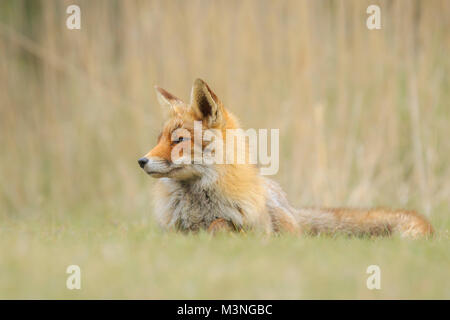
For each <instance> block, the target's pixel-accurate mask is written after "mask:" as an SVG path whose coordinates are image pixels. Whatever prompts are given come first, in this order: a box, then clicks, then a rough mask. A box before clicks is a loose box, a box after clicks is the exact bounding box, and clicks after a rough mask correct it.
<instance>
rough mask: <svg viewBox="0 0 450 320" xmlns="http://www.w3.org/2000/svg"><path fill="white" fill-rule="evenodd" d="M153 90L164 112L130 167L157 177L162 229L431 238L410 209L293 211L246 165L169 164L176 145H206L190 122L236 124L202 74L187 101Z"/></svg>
mask: <svg viewBox="0 0 450 320" xmlns="http://www.w3.org/2000/svg"><path fill="white" fill-rule="evenodd" d="M155 91H156V95H157V99H158V101H159V103H160V105H161V106H162V107H163V108H165V109H166V110H167V111H168V112H167V114H168V116H167V119H166V120H165V123H164V125H163V128H162V130H161V132H160V134H159V136H158V139H157V144H156V146H155V147H154V148H153V149H151V150H150V151H149V152H148V153H147V154H146V155H144V156H143V157H141V158H140V159H139V160H138V164H139V166H140V167H141V168H142V169H143V170H144V171H145V172H146V173H147V174H148V175H149V176H151V177H153V178H156V179H157V181H156V182H155V184H154V188H153V191H154V214H155V216H156V220H157V221H158V223H159V225H160V226H161V227H162V228H163V229H165V230H172V231H178V232H187V233H189V232H199V231H201V230H204V231H206V232H209V233H212V234H216V233H218V232H227V233H231V232H247V231H254V232H261V233H263V234H268V235H272V234H283V233H289V234H295V235H303V234H311V235H335V234H339V233H342V234H346V235H350V236H369V237H371V236H390V235H392V234H399V235H400V236H401V237H405V238H419V237H430V236H432V234H433V227H432V225H431V224H430V223H429V222H428V221H427V219H425V218H424V217H423V216H422V215H420V214H419V213H417V212H416V211H409V210H403V209H400V210H397V209H388V208H373V209H358V208H326V207H323V208H322V207H305V208H299V209H297V208H294V207H292V206H291V205H290V204H289V202H288V200H287V196H286V193H285V192H284V191H283V190H282V188H281V187H280V185H279V184H278V183H277V182H275V181H274V180H272V179H270V178H268V177H266V176H263V175H261V173H260V172H259V170H258V166H257V165H255V164H253V163H248V162H244V163H234V162H232V163H228V162H227V163H219V164H218V163H204V162H198V161H197V162H196V161H192V160H191V161H189V160H188V161H183V162H180V161H175V160H177V159H175V158H176V156H174V154H177V153H178V152H174V151H175V149H176V148H178V149H180V148H181V149H182V150H183V151H184V150H193V149H195V148H197V149H196V150H202V151H205V150H206V149H207V147H208V146H207V144H206V142H205V141H201V142H196V141H195V139H192V136H193V134H194V127H195V122H200V123H201V124H202V130H216V131H218V132H219V133H223V134H224V133H225V132H226V130H229V129H239V128H241V127H240V123H239V120H238V119H237V118H236V116H235V115H234V114H232V112H231V111H229V110H228V109H227V108H225V106H224V104H223V103H222V101H221V100H219V98H218V97H217V95H216V94H215V93H214V92H213V91H212V90H211V88H210V87H209V86H208V84H207V83H206V82H205V81H203V80H202V79H196V80H195V81H194V84H193V86H192V89H191V97H190V102H189V103H185V102H183V101H182V100H181V99H179V98H177V97H176V96H174V95H173V94H171V93H169V92H168V91H166V90H165V89H162V88H160V87H158V86H155ZM222 136H224V135H222ZM186 153H187V154H188V152H186ZM247 153H248V148H246V154H247ZM191 155H192V154H191ZM191 159H192V158H191Z"/></svg>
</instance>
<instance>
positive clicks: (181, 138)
mask: <svg viewBox="0 0 450 320" xmlns="http://www.w3.org/2000/svg"><path fill="white" fill-rule="evenodd" d="M186 140H188V138H186V137H178V139H176V140H175V141H174V143H180V142H183V141H186Z"/></svg>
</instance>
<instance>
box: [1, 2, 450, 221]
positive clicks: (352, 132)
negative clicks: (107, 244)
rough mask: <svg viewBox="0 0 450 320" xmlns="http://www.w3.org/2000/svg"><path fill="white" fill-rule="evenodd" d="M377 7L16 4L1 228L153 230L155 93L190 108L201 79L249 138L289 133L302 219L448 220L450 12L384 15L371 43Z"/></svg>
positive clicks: (7, 67)
mask: <svg viewBox="0 0 450 320" xmlns="http://www.w3.org/2000/svg"><path fill="white" fill-rule="evenodd" d="M372 2H373V1H250V0H247V1H2V2H1V4H0V146H1V151H0V180H1V181H2V183H1V185H0V211H1V213H2V217H3V218H8V219H16V218H22V217H31V218H33V219H47V218H49V219H51V220H58V219H66V218H69V219H70V217H74V216H77V215H80V214H86V215H96V216H98V217H100V218H102V219H118V218H120V219H122V218H123V217H127V216H128V217H130V216H131V217H133V216H142V217H146V216H148V214H149V211H150V210H151V209H150V200H149V196H148V189H149V188H150V185H151V184H152V181H151V179H149V178H148V177H147V176H145V174H144V173H143V172H142V171H141V170H140V169H139V168H138V166H137V163H136V160H137V158H138V157H139V156H141V155H143V154H145V153H146V152H147V151H148V150H149V149H150V148H151V147H152V146H153V144H154V143H155V140H156V136H157V133H158V131H159V128H160V126H161V122H162V117H163V115H164V112H163V110H161V109H160V107H159V106H158V104H157V102H156V99H155V95H154V92H153V85H154V84H158V85H160V86H162V87H164V88H166V89H168V90H169V91H171V92H173V93H175V94H176V95H178V96H179V97H181V98H183V99H186V100H187V99H188V98H189V96H188V95H189V92H190V86H191V84H192V82H193V80H194V79H195V78H197V77H201V78H203V79H205V80H206V81H207V82H208V83H209V84H210V85H211V87H212V88H213V89H214V90H215V92H216V93H217V94H218V95H219V97H220V98H221V99H222V101H223V102H224V103H225V105H226V106H227V107H229V108H230V109H231V110H232V111H233V112H235V113H236V114H237V115H238V116H240V118H241V119H242V122H243V124H244V125H245V126H246V127H254V128H279V129H280V139H281V143H280V147H281V149H280V160H281V163H280V171H279V174H278V175H277V176H276V177H274V178H275V179H276V180H278V181H279V182H280V183H281V185H282V186H283V187H284V189H285V190H286V191H287V193H288V195H289V198H290V199H291V200H292V202H293V204H294V205H296V206H300V205H327V206H336V205H339V206H340V205H351V206H374V205H389V206H393V207H409V208H417V209H419V210H421V211H423V212H425V213H427V214H430V215H431V216H432V218H433V219H441V218H443V219H444V218H445V219H448V218H447V217H448V209H449V206H448V199H449V198H450V167H449V165H448V163H449V161H450V143H449V136H450V128H449V124H450V122H449V120H450V112H449V111H450V106H449V101H450V78H449V74H450V59H449V56H450V55H449V53H450V3H449V2H448V1H444V0H442V1H437V0H432V1H427V3H426V4H425V2H420V1H376V2H377V3H378V4H380V6H381V10H382V29H381V30H376V31H370V30H368V29H367V28H366V26H365V24H366V18H367V14H366V8H367V6H368V5H369V4H371V3H372ZM73 3H77V4H79V5H80V7H81V15H82V22H81V23H82V24H81V27H82V28H81V30H68V29H67V28H66V27H65V19H66V17H67V14H66V13H65V10H66V7H67V6H68V5H69V4H73Z"/></svg>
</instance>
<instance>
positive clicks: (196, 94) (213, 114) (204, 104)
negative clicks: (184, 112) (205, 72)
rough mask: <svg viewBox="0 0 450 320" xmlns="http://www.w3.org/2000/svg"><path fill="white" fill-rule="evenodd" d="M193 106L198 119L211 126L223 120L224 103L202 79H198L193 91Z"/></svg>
mask: <svg viewBox="0 0 450 320" xmlns="http://www.w3.org/2000/svg"><path fill="white" fill-rule="evenodd" d="M191 108H192V111H194V114H195V115H196V116H197V118H198V119H202V120H203V121H205V122H206V123H207V124H208V125H209V126H210V127H211V126H215V125H218V124H220V123H221V122H222V121H223V110H224V109H223V105H222V102H220V100H219V99H218V98H217V96H216V95H215V93H214V92H213V91H212V90H211V89H210V88H209V87H208V85H207V84H206V82H204V81H203V80H202V79H196V80H195V81H194V85H193V86H192V91H191Z"/></svg>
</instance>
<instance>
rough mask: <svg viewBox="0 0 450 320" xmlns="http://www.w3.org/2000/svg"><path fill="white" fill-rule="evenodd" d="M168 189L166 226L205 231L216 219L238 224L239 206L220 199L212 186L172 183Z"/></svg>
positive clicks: (240, 217) (239, 223)
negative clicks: (169, 191) (168, 222)
mask: <svg viewBox="0 0 450 320" xmlns="http://www.w3.org/2000/svg"><path fill="white" fill-rule="evenodd" d="M170 189H171V200H170V202H171V203H170V204H169V210H170V211H171V222H170V224H171V225H172V226H174V227H175V228H176V229H178V230H186V231H196V230H200V229H207V228H208V227H209V226H210V224H211V223H212V222H213V221H214V220H216V219H218V218H223V219H225V220H227V221H231V222H233V224H234V225H236V226H240V225H242V216H241V214H240V212H239V204H238V203H235V202H232V201H229V200H227V199H226V198H224V197H223V196H222V195H221V192H219V191H218V190H216V188H215V187H214V185H212V186H208V187H205V186H201V187H200V186H198V185H196V184H188V183H180V182H172V183H171V185H170Z"/></svg>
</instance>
